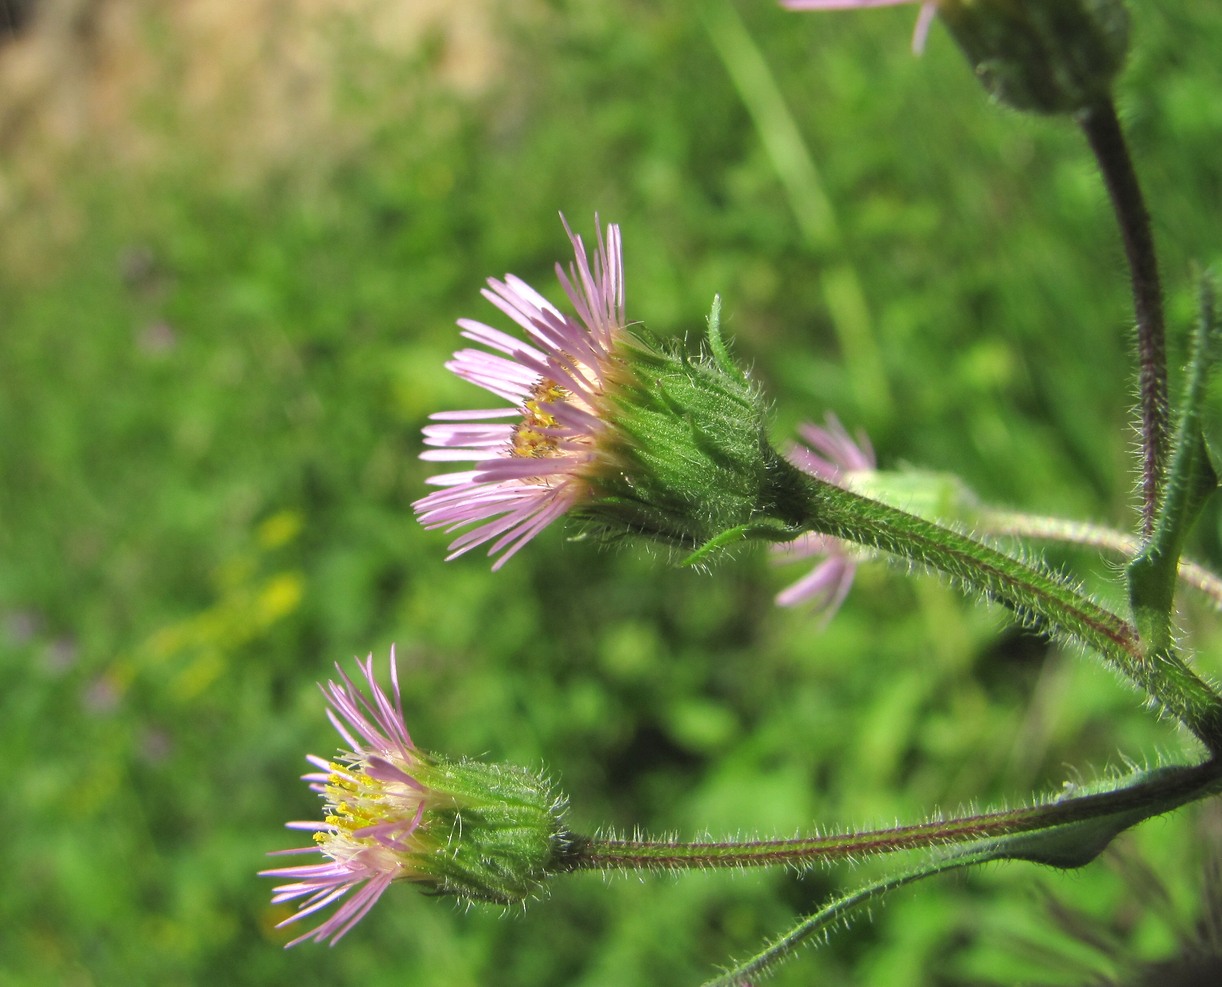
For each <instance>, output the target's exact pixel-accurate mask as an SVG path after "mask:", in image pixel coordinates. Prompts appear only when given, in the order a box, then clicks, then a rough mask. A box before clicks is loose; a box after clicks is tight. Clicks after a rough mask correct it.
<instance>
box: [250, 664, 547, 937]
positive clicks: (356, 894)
mask: <svg viewBox="0 0 1222 987" xmlns="http://www.w3.org/2000/svg"><path fill="white" fill-rule="evenodd" d="M357 666H358V668H359V669H360V671H361V675H362V677H363V678H364V680H365V690H364V691H363V690H362V689H361V688H360V687H358V686H357V685H356V684H355V683H354V682H353V681H352V680H351V679H350V678H349V677H348V675H347V674H345V673H344V671H343V670H342V669H340V668H339V666H338V665H337V666H336V669H337V671H338V672H339V679H340V681H339V682H334V681H332V682H328V683H327V686H326V687H325V688H324V689H323V693H324V695H326V697H327V701H328V703H329V704H330V706H331V708H330V709H329V710H327V716H328V717H329V718H330V720H331V723H332V724H333V725H334V726H335V729H336V730H337V731H339V734H340V736H341V737H342V738H343V740H344V742H345V743H346V744H347V750H346V751H344V752H342V753H341V754H339V755H338V757H337V759H336V760H334V761H326V760H324V759H323V758H320V757H315V756H314V755H310V756H308V757H307V760H308V761H309V762H310V764H312V765H313V766H314V767H315V768H316V769H317V770H316V771H313V772H311V773H309V774H306V775H304V776H303V780H305V781H307V782H308V783H309V785H310V788H311V789H313V790H314V791H315V792H317V793H318V794H319V795H321V796H322V799H323V803H324V811H323V819H322V821H308V822H290V823H288V824H287V825H288V828H289V829H295V830H303V831H305V832H308V833H312V834H313V837H312V838H313V842H314V845H313V846H309V847H301V848H296V849H291V850H281V851H278V853H279V854H315V853H319V854H321V855H322V856H323V857H324V858H325V859H324V861H323V862H322V863H314V864H303V865H299V866H293V867H278V868H274V869H271V870H265V871H261V872H260V873H261V875H262V876H265V877H275V878H284V879H287V880H288V881H289V883H287V884H282V885H280V886H279V887H277V888H276V889H275V891H274V892H273V896H272V903H273V904H275V905H279V904H284V903H286V902H298V906H297V911H296V913H294V914H293V915H291V916H290V917H289V918H287V919H285V920H284V921H283V922H281V923H280V924H281V925H282V926H283V925H288V924H290V923H293V922H298V921H301V920H302V919H304V918H307V917H308V916H310V915H313V914H315V913H316V912H319V911H321V910H323V909H325V908H327V907H328V906H330V905H333V904H337V903H338V907H337V908H336V909H335V911H334V912H332V913H331V915H330V916H329V917H327V918H326V919H324V920H323V921H322V922H321V923H320V924H319V925H317V926H316V927H314V928H312V929H310V930H309V931H308V932H305V933H304V934H302V935H300V936H298V937H297V938H295V939H293V940H292V941H291V942H289V943H288V945H289V946H293V945H296V944H297V943H299V942H304V941H305V940H307V939H313V940H316V941H318V942H323V941H326V940H328V939H329V940H331V942H332V944H334V943H335V942H337V941H338V940H339V939H340V938H341V937H342V936H344V935H345V934H346V933H347V932H348V931H350V930H351V929H352V927H353V926H354V925H356V924H357V922H359V921H360V920H361V919H362V918H363V917H364V916H365V914H366V913H367V912H368V911H369V909H371V908H372V907H373V906H374V904H376V903H377V901H378V899H379V898H380V897H381V896H382V894H383V893H384V892H385V891H386V889H387V888H388V887H389V886H390V885H391V884H393V883H395V882H397V881H405V882H412V883H416V884H419V885H422V886H423V887H424V888H426V889H427V890H429V891H430V892H432V893H436V894H450V895H455V896H457V897H459V898H463V899H466V900H475V901H491V902H496V903H499V904H515V903H520V902H523V901H525V900H526V899H527V898H529V897H532V896H535V895H537V894H538V893H539V891H540V890H541V889H542V885H543V880H544V878H545V877H546V876H547V874H548V873H549V869H550V868H551V867H552V866H553V864H554V862H556V861H557V860H559V859H561V858H562V857H563V855H564V851H565V848H566V846H567V840H568V836H567V834H566V831H565V830H564V828H563V825H562V819H563V816H564V811H565V807H566V802H565V800H564V799H563V798H562V797H560V796H558V795H557V794H556V792H555V791H554V789H553V787H552V785H551V783H550V782H549V781H548V780H547V779H546V778H544V777H542V776H540V775H538V774H535V773H532V772H529V771H527V770H525V769H522V768H518V767H515V766H513V765H505V764H486V763H482V762H478V761H470V760H466V759H463V760H460V761H450V760H447V759H445V758H442V757H439V756H437V755H433V754H427V753H425V752H423V751H421V750H419V749H418V748H417V747H416V746H415V744H414V743H413V742H412V738H411V735H410V734H409V733H408V731H407V726H406V724H405V722H404V718H403V706H402V702H401V699H400V695H399V681H398V672H397V669H396V665H395V656H394V651H393V649H392V650H391V656H390V679H391V687H392V688H391V693H390V694H389V695H388V694H387V693H386V692H384V691H383V690H382V689H381V687H380V686H379V685H378V683H377V680H376V678H375V676H374V671H373V656H372V655H370V656H369V658H368V659H367V660H366V661H365V662H364V663H361V662H358V663H357Z"/></svg>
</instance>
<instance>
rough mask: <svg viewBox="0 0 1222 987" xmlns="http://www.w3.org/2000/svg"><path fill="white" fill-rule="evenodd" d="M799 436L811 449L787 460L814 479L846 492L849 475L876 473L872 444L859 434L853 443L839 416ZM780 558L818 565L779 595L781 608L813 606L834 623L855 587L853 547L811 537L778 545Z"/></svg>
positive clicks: (800, 448)
mask: <svg viewBox="0 0 1222 987" xmlns="http://www.w3.org/2000/svg"><path fill="white" fill-rule="evenodd" d="M798 431H799V433H800V434H801V436H802V438H803V439H804V440H805V441H806V443H807V445H796V446H794V448H793V449H791V450H790V452H789V455H788V458H789V461H790V462H791V463H793V464H794V465H795V466H797V467H798V468H799V469H801V470H803V471H804V472H806V473H809V474H810V475H811V476H814V477H817V478H819V479H820V480H826V481H827V482H829V483H836V484H840V485H842V486H843V485H846V484H847V482H848V474H852V473H854V472H858V471H866V470H872V469H874V467H875V464H876V461H875V458H874V450H873V448H871V446H870V440H869V439H868V438H867V437H866V436H865V434H864V433H861V432H859V433H858V435H857V438H856V439H855V440H854V438H853V437H851V436H850V435H849V433H848V432H846V431H845V429H844V426H843V425H841V424H840V421H839V420H838V419H837V418H836V416H835V415H832V414H829V415H828V416H827V417H826V419H825V420H824V426H822V427H820V426H818V425H812V424H810V423H806V424H804V425H801V426H800V427H799V429H798ZM776 552H777V554H778V556H779V557H781V558H782V559H783V560H784V561H789V560H791V559H808V558H818V559H820V561H819V563H818V564H817V565H816V566H815V567H814V569H812V570H811V571H810V572H809V573H808V574H807V575H806V576H804V577H803V578H802V579H799V580H798V581H797V582H796V583H794V584H793V585H791V586H789V587H787V588H786V589H784V590H782V591H781V592H780V593H779V594H777V598H776V602H777V604H778V605H779V606H782V607H792V606H797V605H798V604H799V603H807V602H809V603H812V604H813V605H814V608H815V609H816V610H818V611H819V612H821V613H823V614H824V616H825V618H826V619H830V618H831V617H832V615H833V614H835V612H836V611H837V610H838V609H839V608H840V604H841V603H843V602H844V598H845V597H846V596H847V595H848V593H849V589H850V588H851V587H852V585H853V577H854V575H855V574H856V572H857V555H856V554H855V553H856V550H855V549H854V548H853V546H851V545H849V544H848V543H846V542H844V541H841V540H840V539H839V538H834V537H832V536H831V535H821V534H816V533H814V532H810V533H807V534H805V535H802V536H801V537H800V538H798V539H797V540H795V541H792V542H789V543H787V544H784V545H778V546H777V547H776Z"/></svg>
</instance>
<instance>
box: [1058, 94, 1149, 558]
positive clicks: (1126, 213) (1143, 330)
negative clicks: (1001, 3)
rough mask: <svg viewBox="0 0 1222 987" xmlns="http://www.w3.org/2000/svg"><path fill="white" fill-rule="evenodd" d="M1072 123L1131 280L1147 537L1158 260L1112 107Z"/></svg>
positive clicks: (1094, 110)
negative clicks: (1100, 186)
mask: <svg viewBox="0 0 1222 987" xmlns="http://www.w3.org/2000/svg"><path fill="white" fill-rule="evenodd" d="M1078 123H1079V124H1080V125H1081V127H1082V131H1083V133H1084V134H1085V135H1086V139H1087V142H1088V143H1089V144H1090V148H1091V151H1093V152H1094V155H1095V160H1096V161H1097V162H1098V164H1099V169H1100V171H1101V172H1102V173H1103V181H1104V184H1106V185H1107V191H1108V195H1109V196H1110V197H1111V200H1112V208H1113V210H1114V211H1115V213H1116V219H1117V221H1118V222H1119V224H1120V233H1121V237H1122V239H1123V240H1124V250H1125V254H1126V255H1127V257H1128V261H1129V271H1130V273H1131V277H1132V286H1133V310H1134V313H1135V315H1136V319H1137V356H1138V361H1139V387H1140V392H1141V394H1140V404H1141V441H1142V468H1141V491H1142V533H1143V534H1144V535H1146V536H1149V535H1150V534H1151V533H1152V532H1153V530H1154V518H1155V515H1156V514H1157V511H1158V502H1159V498H1160V496H1161V492H1162V480H1163V467H1164V463H1165V460H1166V446H1167V435H1168V431H1169V428H1168V424H1167V353H1166V344H1165V342H1164V338H1163V337H1164V327H1163V293H1162V283H1161V281H1160V280H1159V274H1158V258H1157V254H1156V253H1155V250H1154V236H1153V234H1152V233H1151V232H1150V216H1149V213H1148V212H1147V211H1146V204H1145V199H1144V197H1143V196H1142V192H1141V185H1140V184H1139V183H1138V181H1137V173H1136V172H1135V171H1134V169H1133V162H1132V158H1131V157H1130V156H1129V149H1128V145H1127V144H1126V142H1125V139H1124V132H1123V130H1122V129H1121V127H1120V121H1119V119H1118V118H1117V116H1116V108H1115V106H1114V105H1113V103H1112V102H1111V100H1110V99H1109V100H1104V101H1102V102H1100V103H1098V104H1096V105H1095V106H1092V107H1090V108H1089V109H1086V110H1083V111H1082V112H1081V113H1080V114H1078Z"/></svg>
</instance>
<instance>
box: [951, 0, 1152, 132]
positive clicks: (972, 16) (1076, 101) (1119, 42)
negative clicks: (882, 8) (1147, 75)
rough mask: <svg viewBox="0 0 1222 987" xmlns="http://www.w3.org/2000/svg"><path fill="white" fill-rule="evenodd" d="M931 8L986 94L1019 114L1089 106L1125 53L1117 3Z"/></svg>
mask: <svg viewBox="0 0 1222 987" xmlns="http://www.w3.org/2000/svg"><path fill="white" fill-rule="evenodd" d="M937 9H938V16H939V17H940V18H941V20H942V21H943V23H945V24H946V26H947V28H948V29H949V30H950V32H951V34H952V35H953V36H954V38H955V41H956V42H957V43H958V45H959V47H960V48H961V49H962V50H963V52H964V54H965V55H967V59H968V61H969V62H971V64H972V67H973V68H974V69H975V71H976V75H977V76H978V77H979V78H980V81H981V83H982V84H983V85H984V87H985V88H986V89H987V90H988V91H989V92H990V93H991V94H992V95H993V97H994V98H996V99H997V100H998V101H999V102H1001V103H1004V104H1006V105H1007V106H1011V107H1013V108H1014V109H1017V110H1029V111H1031V112H1034V113H1077V112H1079V111H1080V110H1084V109H1087V108H1089V107H1091V106H1093V105H1095V104H1096V103H1098V102H1099V101H1100V100H1102V99H1104V98H1106V97H1107V96H1108V95H1109V94H1110V92H1111V89H1112V85H1113V83H1114V82H1115V79H1116V76H1117V75H1118V74H1119V72H1120V69H1121V68H1122V67H1123V65H1124V59H1125V54H1126V52H1127V51H1128V44H1129V12H1128V10H1127V9H1126V7H1125V5H1124V3H1123V2H1122V0H937Z"/></svg>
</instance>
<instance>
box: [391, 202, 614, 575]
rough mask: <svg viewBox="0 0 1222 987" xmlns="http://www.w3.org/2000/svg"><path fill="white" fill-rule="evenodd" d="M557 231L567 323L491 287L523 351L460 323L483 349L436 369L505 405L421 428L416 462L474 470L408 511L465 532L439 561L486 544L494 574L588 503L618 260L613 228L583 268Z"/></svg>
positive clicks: (548, 307)
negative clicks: (562, 250) (563, 259)
mask: <svg viewBox="0 0 1222 987" xmlns="http://www.w3.org/2000/svg"><path fill="white" fill-rule="evenodd" d="M596 222H597V220H596ZM565 230H566V232H568V235H569V240H570V241H571V242H572V245H573V252H574V261H573V263H572V264H571V265H570V266H569V269H568V273H567V274H566V273H565V270H564V268H563V267H562V266H561V265H560V264H557V265H556V274H557V276H558V277H559V279H560V285H561V287H562V288H563V289H564V293H565V294H566V295H567V296H568V299H569V302H570V304H571V305H572V307H573V308H574V309H575V310H576V316H577V317H576V318H573V317H571V316H568V315H564V314H563V313H561V312H560V310H559V309H557V308H556V307H555V306H553V305H552V304H551V302H549V301H548V300H547V299H545V298H544V297H543V296H542V295H540V294H539V293H538V292H536V291H535V290H534V289H533V288H531V287H530V286H529V285H528V284H526V283H525V282H524V281H522V280H521V279H520V278H517V277H514V276H513V275H512V274H510V275H506V277H505V280H504V281H500V280H497V279H496V278H490V279H489V281H488V285H489V287H488V288H485V289H484V290H483V295H484V297H485V298H487V299H488V300H489V301H490V302H492V304H493V305H495V306H496V307H497V308H499V309H500V310H501V311H502V312H503V313H504V314H505V315H507V316H509V318H510V319H512V320H513V321H514V322H516V323H517V324H518V325H519V326H521V327H522V329H524V330H525V332H526V335H527V337H528V341H527V342H523V341H522V340H521V339H518V338H516V337H514V336H510V335H508V334H506V333H504V332H501V331H500V330H499V329H494V328H492V327H491V326H488V325H485V324H484V323H482V322H475V321H473V320H470V319H463V320H460V321H459V323H458V324H459V326H460V327H461V328H462V330H463V333H462V334H463V336H465V337H466V338H467V339H470V340H472V341H473V342H475V343H478V344H479V345H480V347H482V348H481V349H463V350H459V351H458V352H457V353H455V354H454V358H453V360H451V361H450V362H449V363H447V364H446V367H447V368H448V369H449V370H451V371H453V372H454V373H456V374H457V375H458V376H459V377H462V378H463V379H464V380H468V381H470V382H471V383H473V384H478V385H479V386H480V387H482V388H484V389H485V390H487V391H491V392H492V393H493V394H495V395H496V396H497V397H499V398H501V399H502V400H504V401H507V402H508V404H509V406H508V407H503V408H495V409H492V410H481V411H452V412H440V413H438V414H435V415H433V416H432V419H433V421H434V422H437V423H438V424H433V425H428V426H426V427H425V429H424V436H425V444H426V445H429V446H432V447H434V448H432V449H429V450H428V451H426V452H425V453H423V454H422V457H421V458H423V459H428V460H433V461H441V462H469V463H473V464H474V465H473V466H471V467H470V468H468V469H464V470H461V471H459V472H455V473H446V474H443V475H441V476H435V477H432V478H431V479H430V480H429V482H430V483H431V484H434V485H436V486H439V487H441V488H442V489H440V490H437V491H435V492H433V493H431V494H429V495H428V496H427V497H424V498H422V499H421V500H418V501H416V503H415V504H414V505H413V507H414V508H415V510H416V514H417V516H418V517H419V519H420V522H421V524H423V525H424V526H425V527H426V528H429V529H434V528H444V529H445V530H446V531H450V532H453V531H457V530H459V529H462V528H467V529H468V530H467V531H465V532H464V533H463V534H461V535H459V536H458V537H457V538H456V539H455V540H454V541H453V542H451V544H450V550H451V552H450V556H449V558H454V557H456V556H458V555H462V554H463V553H464V552H468V551H470V550H471V549H473V548H476V547H477V546H480V545H484V544H487V543H491V544H490V545H489V548H488V554H489V555H497V554H498V553H499V554H500V558H499V559H498V560H497V561H496V563H495V564H494V565H493V568H494V569H498V568H500V567H501V566H502V565H504V563H505V562H506V561H507V560H508V559H509V558H510V557H511V556H513V555H514V553H516V552H517V551H518V550H519V549H520V548H522V546H523V545H525V544H526V543H527V542H528V541H530V540H531V539H532V538H534V537H535V535H537V534H538V533H539V532H540V531H542V530H543V529H544V528H545V527H547V526H548V525H549V524H551V522H552V521H554V520H556V519H557V518H558V517H560V516H561V515H563V514H565V513H567V512H568V511H569V510H570V509H571V508H572V507H573V506H574V505H576V504H579V503H580V502H582V501H583V500H584V499H586V498H587V497H588V496H589V487H588V484H587V482H586V481H585V480H584V479H583V472H584V471H585V470H586V469H587V468H589V467H590V465H591V464H592V462H593V460H594V457H595V452H596V450H595V446H596V441H597V438H598V436H599V433H600V432H601V431H602V430H603V429H604V427H605V423H604V420H603V418H602V411H601V405H602V397H603V394H604V391H605V388H606V384H607V373H608V370H609V369H610V366H611V363H612V351H613V349H614V347H615V343H616V340H617V338H618V336H619V335H620V332H621V330H622V329H623V328H624V275H623V260H622V258H621V252H620V232H619V227H618V226H615V225H609V226H608V227H607V231H606V238H605V239H604V238H603V236H602V233H601V231H596V237H597V247H596V249H595V252H594V256H593V258H592V259H591V258H590V257H589V256H588V255H587V253H586V248H585V245H584V244H583V243H582V240H581V237H579V236H576V235H575V234H574V233H573V232H572V231H571V230H570V229H569V227H568V224H567V223H565ZM489 351H492V352H489Z"/></svg>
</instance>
